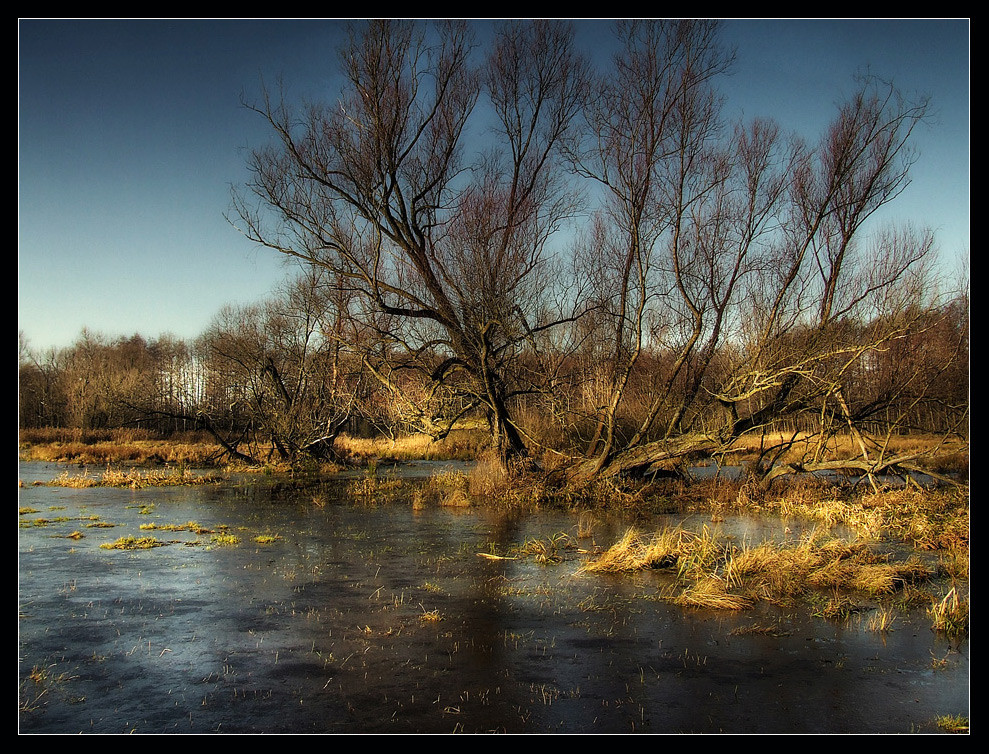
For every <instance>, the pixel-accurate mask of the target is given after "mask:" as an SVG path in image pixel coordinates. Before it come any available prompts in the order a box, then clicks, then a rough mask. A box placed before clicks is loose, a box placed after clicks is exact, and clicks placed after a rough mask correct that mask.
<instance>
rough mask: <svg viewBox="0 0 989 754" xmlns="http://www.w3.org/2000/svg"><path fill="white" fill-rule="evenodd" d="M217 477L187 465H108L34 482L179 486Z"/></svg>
mask: <svg viewBox="0 0 989 754" xmlns="http://www.w3.org/2000/svg"><path fill="white" fill-rule="evenodd" d="M219 481H220V477H217V476H216V475H214V474H194V473H192V472H191V471H189V470H188V469H178V468H176V469H150V470H146V471H141V470H140V469H128V470H126V471H125V470H122V469H114V468H110V467H107V469H106V470H105V471H103V472H102V473H100V474H99V475H90V474H89V472H88V471H84V472H83V473H81V474H70V473H69V472H68V471H65V472H63V473H62V474H60V475H59V476H57V477H55V478H54V479H52V480H50V481H48V482H35V483H34V484H35V485H38V486H48V487H73V488H87V487H130V488H131V489H140V488H142V487H179V486H190V485H199V484H216V483H217V482H219Z"/></svg>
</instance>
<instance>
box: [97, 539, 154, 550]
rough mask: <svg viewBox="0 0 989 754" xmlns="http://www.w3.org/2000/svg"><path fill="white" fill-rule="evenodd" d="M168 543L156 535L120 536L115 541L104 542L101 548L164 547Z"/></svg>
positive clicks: (137, 548)
mask: <svg viewBox="0 0 989 754" xmlns="http://www.w3.org/2000/svg"><path fill="white" fill-rule="evenodd" d="M165 544H166V543H165V542H162V541H161V540H159V539H157V538H155V537H120V538H119V539H117V540H116V541H114V542H104V543H103V544H101V545H100V549H101V550H150V549H151V548H153V547H163V546H164V545H165Z"/></svg>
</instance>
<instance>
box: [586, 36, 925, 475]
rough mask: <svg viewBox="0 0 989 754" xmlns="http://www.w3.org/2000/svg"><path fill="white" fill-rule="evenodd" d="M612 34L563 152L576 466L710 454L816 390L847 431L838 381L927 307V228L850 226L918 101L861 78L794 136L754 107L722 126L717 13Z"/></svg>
mask: <svg viewBox="0 0 989 754" xmlns="http://www.w3.org/2000/svg"><path fill="white" fill-rule="evenodd" d="M619 37H620V40H621V42H622V48H621V52H620V54H619V55H618V56H617V57H616V59H615V61H614V65H613V67H612V68H611V69H610V70H609V71H608V72H607V73H606V75H605V76H604V77H603V79H602V83H601V84H600V87H599V89H598V91H597V93H596V97H595V98H594V99H593V100H592V102H591V106H590V107H589V109H588V118H587V123H588V126H589V128H588V131H587V136H588V138H587V139H586V141H585V142H584V147H583V149H581V150H575V154H576V157H577V164H578V167H579V170H580V171H581V172H582V173H583V174H584V175H586V176H588V177H590V178H592V179H593V180H594V181H596V182H597V184H598V185H599V186H600V187H601V189H602V195H603V197H604V203H603V206H602V210H601V212H600V213H599V215H598V219H597V223H598V225H597V230H596V231H595V232H594V233H592V234H589V235H588V241H587V243H586V244H585V251H586V253H587V259H588V261H587V262H586V263H585V265H586V266H587V268H588V269H593V270H595V271H596V272H597V282H598V287H599V291H600V293H599V294H598V295H599V298H600V300H601V301H602V304H603V311H604V312H605V316H604V317H601V318H600V320H599V325H600V327H599V330H598V334H597V339H599V340H600V339H602V338H603V339H605V342H607V343H610V344H611V345H610V348H611V358H610V359H609V360H608V361H607V362H606V363H604V364H602V365H600V366H599V367H598V371H599V372H603V373H604V375H603V376H604V379H600V378H599V380H598V384H599V386H603V389H602V390H601V391H600V395H601V399H600V402H599V404H598V406H597V408H596V410H595V416H596V427H597V429H596V431H595V432H594V434H593V436H592V437H591V438H590V443H589V446H588V451H587V452H588V459H587V460H585V461H584V462H583V463H581V464H579V465H578V466H577V467H576V472H575V473H576V474H577V475H578V476H593V475H600V474H611V473H622V472H630V471H640V472H641V471H643V470H645V469H649V468H656V464H660V463H663V462H664V461H671V460H675V459H677V458H678V457H682V456H686V455H687V454H692V453H696V452H703V453H708V454H710V453H714V452H717V451H718V450H719V449H723V448H725V447H728V446H730V445H731V444H732V443H733V442H735V441H736V440H738V439H739V438H740V437H741V436H743V435H745V434H750V433H760V432H764V431H765V430H767V429H769V428H777V427H779V426H780V425H781V424H782V423H783V422H785V421H786V420H787V419H788V418H792V417H794V416H797V415H800V414H804V413H807V412H817V413H818V414H821V412H822V406H823V404H830V405H832V406H833V407H835V409H836V411H837V414H835V415H837V416H838V417H840V419H841V423H842V426H843V429H844V431H850V432H851V433H852V434H853V435H854V436H856V437H861V436H860V433H859V432H858V428H857V426H856V422H855V417H854V416H853V414H852V413H851V411H850V410H849V409H848V406H847V400H846V397H845V393H846V392H847V389H846V383H847V382H848V380H850V379H851V377H852V375H853V373H854V372H855V371H856V369H857V367H858V366H859V365H860V364H861V363H862V362H863V360H866V359H868V358H869V356H870V354H874V353H875V352H877V351H878V350H882V349H885V348H887V347H888V346H889V344H890V343H891V342H893V341H896V340H897V339H902V338H906V337H908V335H909V334H910V333H911V332H914V331H915V330H916V329H917V328H918V327H920V326H922V322H923V321H924V318H923V317H922V316H920V313H921V312H923V311H925V307H927V306H930V305H933V303H934V302H932V301H931V300H924V296H926V295H927V293H928V291H927V290H926V289H925V285H926V281H928V280H929V275H927V273H928V272H929V270H928V267H927V266H928V264H929V262H930V261H931V260H932V258H933V257H934V252H935V249H934V246H933V240H932V238H931V236H930V235H929V234H926V233H912V232H904V231H892V232H887V233H885V234H883V233H879V234H873V235H872V236H871V237H867V235H866V231H867V230H869V228H868V225H867V223H868V221H869V220H870V219H872V218H873V216H874V215H875V213H876V212H877V211H878V210H879V209H880V208H881V207H883V206H884V205H886V204H887V203H889V202H890V201H892V200H894V199H895V198H896V197H897V196H898V195H899V193H900V192H901V191H902V190H903V188H904V187H905V186H906V185H907V182H908V173H909V168H910V166H911V164H912V162H913V158H914V155H913V153H912V152H911V150H910V148H909V145H910V142H911V135H912V133H913V131H914V129H915V128H916V127H917V125H918V124H919V123H921V122H922V120H923V119H924V118H925V116H926V114H927V102H926V100H923V99H922V100H919V101H918V102H910V101H907V100H906V99H904V98H903V97H902V96H901V95H900V93H899V92H898V91H897V90H896V89H895V88H894V87H893V86H891V85H888V84H885V83H884V82H881V81H879V80H877V79H866V80H863V81H862V82H861V83H860V86H859V88H857V89H856V91H855V92H854V93H853V94H852V96H851V97H850V98H849V99H848V101H847V102H845V103H844V104H842V105H841V106H840V107H839V109H838V114H837V116H836V118H835V120H834V122H833V123H832V125H831V127H830V128H829V130H828V131H827V133H826V134H825V135H824V137H823V138H822V140H821V142H820V143H819V144H818V145H817V147H815V148H807V147H805V146H803V145H802V144H801V143H800V142H799V141H796V140H793V139H789V138H786V137H785V136H784V135H782V134H781V133H780V131H779V129H778V127H777V126H776V125H775V124H774V123H773V122H771V121H768V120H764V119H763V120H756V121H754V122H752V123H750V124H739V125H737V126H734V127H731V128H728V127H727V126H728V124H725V123H724V122H723V121H722V118H721V115H720V108H719V100H718V96H717V90H716V87H715V86H714V84H715V80H716V78H717V77H718V76H719V75H720V74H721V73H723V72H725V71H726V70H727V69H728V66H729V64H730V61H731V55H730V53H729V52H728V51H726V50H725V49H724V48H723V47H722V46H721V44H720V43H719V40H718V28H717V24H716V23H714V22H695V21H636V22H629V23H626V24H622V25H621V26H620V27H619ZM908 290H910V291H912V294H910V295H905V293H906V291H908ZM911 296H912V299H911ZM911 301H912V303H911ZM918 302H923V303H921V305H920V306H919V307H918V306H917V303H918ZM646 354H649V355H650V356H651V359H650V360H649V364H650V366H649V368H648V369H647V368H646V363H645V355H646ZM633 388H634V389H633ZM633 404H634V405H633ZM719 417H720V418H719ZM859 445H860V447H861V448H862V454H863V458H864V460H863V461H862V463H865V464H867V465H868V464H869V463H870V460H869V457H868V451H867V449H866V447H865V443H864V441H860V442H859ZM765 457H766V458H772V457H773V456H768V455H767V456H765ZM779 457H782V456H781V454H777V456H775V458H779ZM770 466H772V463H770ZM763 471H764V472H765V473H768V472H769V469H768V468H767V469H764V470H763ZM776 473H778V472H776Z"/></svg>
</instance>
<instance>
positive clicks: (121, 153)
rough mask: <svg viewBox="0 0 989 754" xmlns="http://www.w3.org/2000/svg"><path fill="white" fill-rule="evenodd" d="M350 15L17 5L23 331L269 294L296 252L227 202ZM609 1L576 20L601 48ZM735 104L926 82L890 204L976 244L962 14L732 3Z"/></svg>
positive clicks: (155, 320) (314, 85)
mask: <svg viewBox="0 0 989 754" xmlns="http://www.w3.org/2000/svg"><path fill="white" fill-rule="evenodd" d="M345 23H346V22H345V21H342V20H335V19H323V20H311V19H310V20H304V19H302V20H284V19H267V20H252V19H240V20H226V19H211V20H200V19H184V20H183V19H178V20H170V19H161V20H90V19H73V20H56V19H19V21H18V121H19V123H18V332H19V334H20V333H23V335H24V336H25V338H26V339H27V343H28V345H29V347H30V348H32V349H33V350H35V351H38V352H41V351H44V350H46V349H49V348H63V347H66V346H69V345H71V344H72V343H73V342H75V341H76V340H77V339H78V338H79V336H80V334H81V333H82V331H83V329H84V328H85V329H87V330H88V331H90V332H92V333H98V334H101V335H103V336H105V337H108V338H116V337H126V336H130V335H133V334H135V333H137V334H140V335H142V336H143V337H145V338H148V339H154V338H158V337H160V336H162V335H165V334H168V335H171V336H174V337H177V338H181V339H186V340H190V341H191V340H193V339H195V338H196V337H197V336H198V335H200V334H201V333H202V332H204V331H205V330H206V328H207V327H208V325H209V323H210V320H211V319H212V318H213V316H214V315H216V314H217V313H218V312H219V311H220V309H221V308H222V307H223V306H225V305H228V304H230V305H244V304H250V303H254V302H257V301H259V300H261V299H263V298H265V297H267V296H269V295H271V293H272V292H273V291H274V289H275V287H276V286H277V285H278V284H279V283H280V282H281V281H283V280H284V278H285V277H286V275H287V274H288V269H287V268H286V266H285V264H284V262H283V259H282V257H280V255H278V254H277V253H275V252H273V251H269V250H265V249H261V248H259V247H257V246H256V245H254V244H252V243H251V242H250V241H249V240H247V239H246V238H245V237H244V236H243V235H242V234H240V232H239V231H238V230H237V229H236V228H235V227H234V226H233V225H232V224H231V223H230V222H229V221H228V219H227V215H228V213H229V210H230V205H231V188H232V187H237V186H242V185H243V183H244V182H245V180H246V179H247V177H248V174H247V169H246V163H247V155H248V151H249V150H250V149H251V148H254V147H259V146H262V145H264V144H266V143H268V142H270V132H269V131H268V130H266V128H265V126H264V124H263V123H262V122H261V120H260V118H259V116H257V115H256V114H254V113H251V112H249V111H248V110H247V109H246V108H245V107H244V106H243V100H244V98H245V97H246V98H247V99H251V98H253V97H254V96H255V95H256V94H257V93H258V91H259V89H260V82H261V80H262V78H263V80H264V81H265V82H268V83H271V82H274V81H276V80H278V79H279V78H281V79H283V80H284V82H285V83H286V84H287V86H288V92H289V95H290V97H291V98H293V99H296V98H298V99H301V98H303V97H313V96H315V97H319V96H332V95H333V94H334V93H335V92H336V87H335V84H334V83H333V80H332V76H333V73H334V67H333V66H334V61H335V59H336V58H335V50H336V48H337V46H338V45H339V43H340V41H341V40H342V39H343V38H344V35H345ZM607 27H608V23H607V21H606V20H579V21H578V32H579V40H581V41H582V42H586V43H587V45H588V46H589V48H590V49H592V50H600V49H605V48H606V45H605V43H604V42H603V41H602V42H601V44H600V45H599V44H598V43H597V39H598V38H599V37H602V36H605V35H607V34H608V33H609V32H608V28H607ZM724 33H725V36H724V38H725V41H726V42H727V43H728V44H730V45H733V46H734V47H735V48H736V50H737V61H736V65H735V68H734V73H733V74H732V76H731V77H730V78H729V79H727V80H726V81H725V83H724V84H723V88H722V91H723V93H724V94H725V96H726V98H727V101H726V105H727V108H728V114H729V115H738V116H741V117H745V118H752V117H757V116H759V117H763V116H765V117H771V118H774V119H776V120H777V121H778V122H779V123H780V124H781V125H782V126H783V127H784V129H786V130H792V131H795V132H798V133H800V134H801V135H803V136H804V137H805V138H806V139H807V140H808V141H809V142H814V141H816V140H817V139H818V137H819V136H820V135H821V134H822V133H823V131H824V129H825V128H826V127H827V124H828V123H829V121H830V120H831V119H832V117H833V116H834V113H835V104H836V103H837V102H838V101H840V100H841V99H842V98H843V96H845V95H847V94H848V93H849V92H850V91H851V89H852V87H853V84H854V79H853V77H854V75H855V74H856V73H857V72H861V71H864V70H869V71H871V72H872V73H875V74H877V75H880V76H883V77H886V78H890V79H892V81H893V82H894V83H895V84H896V85H897V86H899V87H900V88H901V89H903V90H904V91H905V92H907V93H910V94H912V93H920V94H928V95H930V96H931V98H932V106H933V112H934V115H935V117H934V118H933V119H932V121H931V123H930V124H929V125H925V126H924V127H923V128H922V129H921V130H920V131H919V132H918V134H917V137H916V140H915V146H916V147H917V149H918V150H919V159H918V162H917V164H916V165H915V166H914V168H913V170H912V173H911V175H912V180H913V182H912V184H911V185H910V187H909V188H908V189H907V191H906V192H904V194H903V195H902V196H901V197H900V198H899V199H898V200H897V201H896V203H895V204H894V205H892V206H891V207H890V209H889V211H888V214H889V218H890V219H891V220H893V221H897V222H899V221H909V222H912V223H914V224H916V225H918V226H920V227H930V228H932V229H934V231H935V232H936V234H937V239H938V243H939V246H940V249H941V254H942V257H943V259H944V260H945V264H946V268H947V269H950V270H955V269H957V267H958V266H959V264H960V260H962V259H965V258H967V257H968V254H969V227H970V226H969V223H970V219H969V218H970V216H969V210H970V184H969V177H970V131H969V128H970V123H969V94H970V24H969V21H968V20H967V19H945V20H939V19H918V20H912V19H901V20H847V19H846V20H805V19H798V20H775V19H759V20H756V19H734V20H726V23H725V30H724Z"/></svg>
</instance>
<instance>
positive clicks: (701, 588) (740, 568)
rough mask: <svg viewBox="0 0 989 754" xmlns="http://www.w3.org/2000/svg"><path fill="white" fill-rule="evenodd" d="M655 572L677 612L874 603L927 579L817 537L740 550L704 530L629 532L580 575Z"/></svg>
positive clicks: (917, 567)
mask: <svg viewBox="0 0 989 754" xmlns="http://www.w3.org/2000/svg"><path fill="white" fill-rule="evenodd" d="M654 568H666V569H669V571H670V572H671V573H672V574H675V577H676V585H677V586H678V587H679V589H680V592H679V594H678V595H677V596H675V597H673V598H672V599H673V601H674V602H676V603H677V604H684V605H694V606H705V607H711V608H716V609H730V610H738V609H743V608H745V607H749V606H751V605H753V604H754V603H755V602H756V601H758V600H767V601H771V602H786V601H789V600H792V599H794V598H796V597H800V596H807V597H809V596H811V595H812V594H813V593H815V592H817V593H819V592H822V591H833V592H835V593H838V592H841V593H859V594H863V595H868V596H869V597H872V598H876V597H880V596H885V595H890V594H893V593H894V592H898V591H902V590H905V589H907V588H908V587H909V586H911V585H913V584H916V583H919V582H923V581H924V580H926V579H927V578H929V577H930V576H931V575H932V573H931V571H930V569H928V568H927V567H926V566H924V565H923V564H922V563H921V562H920V561H919V560H916V559H909V560H907V561H905V562H900V563H893V562H889V558H888V556H886V555H882V554H877V553H875V552H874V551H873V550H872V548H870V547H869V546H868V545H867V543H865V542H861V541H856V542H851V543H849V542H846V541H845V540H843V539H840V538H836V537H827V536H825V535H823V534H818V533H814V534H811V535H808V536H805V537H803V538H802V539H800V540H798V541H796V542H784V543H773V542H763V543H760V544H757V545H752V546H749V545H744V546H737V545H735V544H734V543H733V542H731V541H730V540H728V539H727V538H724V537H721V536H719V535H718V534H717V533H716V532H713V531H711V530H710V529H708V528H707V527H704V529H703V530H702V531H701V532H699V533H697V532H690V531H687V530H684V529H683V528H681V527H668V528H665V529H663V530H661V531H659V532H656V533H654V534H651V535H648V536H647V535H643V534H641V533H640V532H638V531H636V530H635V529H631V528H630V529H628V530H627V531H626V532H625V533H624V535H623V536H622V537H621V539H619V541H618V542H616V543H615V544H614V545H613V546H612V547H610V548H608V549H607V550H605V551H604V552H603V553H601V555H600V556H598V557H596V558H595V559H594V560H592V561H590V562H588V563H587V564H585V565H584V567H583V568H582V569H581V570H582V571H583V572H586V573H625V572H633V571H641V570H645V569H654ZM829 614H830V615H837V614H838V611H831V612H830V613H829Z"/></svg>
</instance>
